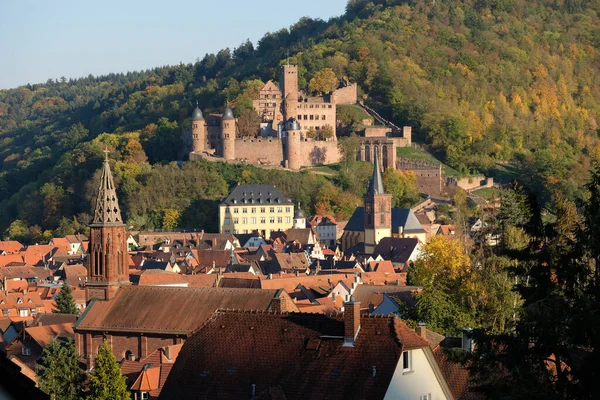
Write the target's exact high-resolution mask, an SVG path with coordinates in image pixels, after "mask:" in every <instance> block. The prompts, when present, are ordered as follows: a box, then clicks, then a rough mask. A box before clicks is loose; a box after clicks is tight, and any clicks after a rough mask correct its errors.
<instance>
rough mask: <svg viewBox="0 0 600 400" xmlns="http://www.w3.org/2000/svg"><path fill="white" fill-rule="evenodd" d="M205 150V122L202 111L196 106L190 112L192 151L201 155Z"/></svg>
mask: <svg viewBox="0 0 600 400" xmlns="http://www.w3.org/2000/svg"><path fill="white" fill-rule="evenodd" d="M205 150H206V122H205V121H204V116H203V115H202V111H200V109H199V108H198V105H196V108H195V109H194V111H193V112H192V151H193V152H194V153H202V152H203V151H205Z"/></svg>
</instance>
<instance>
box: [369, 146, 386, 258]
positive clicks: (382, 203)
mask: <svg viewBox="0 0 600 400" xmlns="http://www.w3.org/2000/svg"><path fill="white" fill-rule="evenodd" d="M373 167H374V168H373V178H372V179H371V182H370V183H369V188H368V189H367V193H366V194H365V253H367V254H372V253H373V251H375V247H376V246H377V244H378V243H379V241H380V240H381V239H383V238H385V237H391V236H392V195H391V194H386V193H385V191H384V190H383V179H382V177H381V168H380V166H379V156H378V155H377V152H376V153H375V160H374V165H373Z"/></svg>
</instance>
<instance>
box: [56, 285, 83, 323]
mask: <svg viewBox="0 0 600 400" xmlns="http://www.w3.org/2000/svg"><path fill="white" fill-rule="evenodd" d="M54 307H55V309H54V310H52V312H53V313H62V314H74V315H79V309H78V308H77V305H76V304H75V299H74V298H73V289H72V288H71V285H69V284H68V282H65V283H64V284H63V285H62V287H61V288H60V292H58V297H57V298H56V301H55V302H54Z"/></svg>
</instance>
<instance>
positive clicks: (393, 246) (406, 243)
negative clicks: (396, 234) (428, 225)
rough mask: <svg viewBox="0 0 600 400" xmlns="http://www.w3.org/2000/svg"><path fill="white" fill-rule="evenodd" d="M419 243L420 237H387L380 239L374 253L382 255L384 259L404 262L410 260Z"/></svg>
mask: <svg viewBox="0 0 600 400" xmlns="http://www.w3.org/2000/svg"><path fill="white" fill-rule="evenodd" d="M418 245H419V239H416V238H393V237H387V238H383V239H381V240H380V241H379V243H378V244H377V247H375V250H374V251H373V255H374V256H378V255H380V256H381V257H382V258H383V259H384V260H390V261H392V262H395V263H402V264H404V263H406V262H408V260H409V258H410V256H411V255H412V254H413V252H414V251H415V249H416V248H417V246H418Z"/></svg>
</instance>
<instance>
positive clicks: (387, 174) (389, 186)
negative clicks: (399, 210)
mask: <svg viewBox="0 0 600 400" xmlns="http://www.w3.org/2000/svg"><path fill="white" fill-rule="evenodd" d="M383 186H384V187H385V191H386V193H389V194H391V195H392V202H393V206H394V207H406V206H411V205H412V204H413V203H414V202H416V201H417V200H418V198H419V192H418V190H417V178H416V176H415V174H414V173H413V172H412V171H408V172H406V173H405V172H403V171H396V170H394V169H392V168H388V169H386V170H385V171H384V172H383Z"/></svg>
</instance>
